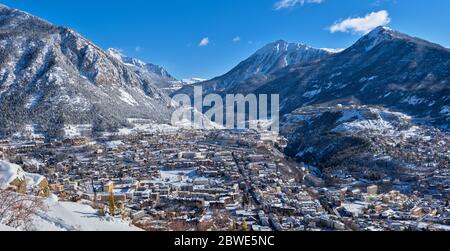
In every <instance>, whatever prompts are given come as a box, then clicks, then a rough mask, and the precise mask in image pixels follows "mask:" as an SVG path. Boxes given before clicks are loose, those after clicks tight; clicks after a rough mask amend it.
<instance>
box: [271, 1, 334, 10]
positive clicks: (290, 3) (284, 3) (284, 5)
mask: <svg viewBox="0 0 450 251" xmlns="http://www.w3.org/2000/svg"><path fill="white" fill-rule="evenodd" d="M323 1H325V0H278V2H276V3H275V6H274V8H275V9H276V10H281V9H286V8H291V7H294V6H296V5H300V6H303V5H305V4H308V3H322V2H323Z"/></svg>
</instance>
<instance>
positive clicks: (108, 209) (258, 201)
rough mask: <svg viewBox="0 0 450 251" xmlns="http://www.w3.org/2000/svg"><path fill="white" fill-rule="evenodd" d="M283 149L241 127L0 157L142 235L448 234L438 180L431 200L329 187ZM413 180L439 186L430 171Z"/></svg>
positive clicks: (2, 145) (17, 147) (12, 150)
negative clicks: (437, 191)
mask: <svg viewBox="0 0 450 251" xmlns="http://www.w3.org/2000/svg"><path fill="white" fill-rule="evenodd" d="M285 146H286V142H285V140H284V139H283V138H277V137H275V138H274V137H273V135H264V134H260V133H256V132H254V131H250V130H212V131H211V130H209V131H203V130H189V129H173V130H166V129H162V130H156V131H134V132H129V133H125V134H121V133H116V134H104V135H97V136H92V135H91V136H83V135H80V136H77V137H72V138H69V139H66V140H63V141H52V142H46V141H44V139H43V138H40V137H34V138H33V139H32V140H27V141H24V140H2V141H1V142H0V159H6V160H8V161H10V162H12V163H15V164H18V165H20V166H21V167H23V169H24V170H25V171H27V172H30V173H38V174H40V175H42V176H44V177H46V180H45V182H44V183H43V185H40V186H37V187H38V189H37V190H36V191H34V192H35V193H36V194H37V195H40V196H45V195H48V194H49V193H53V194H55V195H57V196H58V197H59V199H60V200H61V201H71V202H80V203H88V204H89V205H91V206H92V207H93V208H95V209H96V210H97V211H98V214H99V215H113V216H114V217H120V218H123V219H125V220H127V221H129V222H130V223H131V224H133V225H134V226H137V227H139V228H142V229H145V230H148V231H168V230H181V231H198V230H200V231H201V230H213V231H220V230H227V231H228V230H231V231H305V230H306V231H321V230H328V231H329V230H365V231H366V230H373V231H377V230H396V231H405V230H450V208H449V200H448V199H449V193H448V184H447V185H446V187H444V188H445V189H447V190H445V189H444V190H443V191H444V192H442V193H441V194H432V193H431V194H427V193H426V192H425V193H424V192H423V191H421V192H417V191H413V192H412V193H409V194H403V193H402V192H400V189H399V190H396V189H394V188H396V187H397V186H396V182H398V181H396V180H383V182H381V183H370V182H369V181H366V180H357V179H355V178H352V177H347V176H345V175H344V176H345V177H344V176H343V177H340V178H341V180H340V182H336V183H334V184H333V183H331V184H330V182H329V181H327V177H323V176H320V175H317V174H316V172H314V167H311V166H308V165H305V164H303V163H298V162H295V161H294V160H292V159H290V158H288V157H287V156H285V155H284V154H283V153H282V152H283V148H284V147H285ZM440 175H441V176H442V175H444V176H445V177H441V178H442V179H444V180H447V181H448V180H450V179H449V177H448V175H449V173H448V172H447V173H443V174H440ZM334 178H336V177H334ZM421 179H422V180H423V181H426V182H427V184H431V185H433V184H435V185H436V186H442V184H441V183H440V182H441V180H442V179H435V176H434V175H432V174H430V175H429V176H426V175H424V176H422V177H421ZM12 185H13V184H12ZM444 185H445V184H444ZM433 187H434V186H433ZM445 191H446V193H445Z"/></svg>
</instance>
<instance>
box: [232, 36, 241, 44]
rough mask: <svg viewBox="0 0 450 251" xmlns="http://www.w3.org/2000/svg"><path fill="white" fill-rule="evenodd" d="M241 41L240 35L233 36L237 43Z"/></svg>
mask: <svg viewBox="0 0 450 251" xmlns="http://www.w3.org/2000/svg"><path fill="white" fill-rule="evenodd" d="M240 41H241V37H235V38H233V42H235V43H237V42H240Z"/></svg>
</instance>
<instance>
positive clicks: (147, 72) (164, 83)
mask: <svg viewBox="0 0 450 251" xmlns="http://www.w3.org/2000/svg"><path fill="white" fill-rule="evenodd" d="M107 53H108V54H109V55H110V56H112V57H114V58H116V59H117V60H119V61H121V62H122V63H123V64H125V65H126V66H128V67H129V68H130V69H131V70H132V71H134V72H135V73H136V74H137V75H138V76H139V77H140V78H141V79H143V80H145V81H147V82H149V83H152V84H154V85H155V86H157V87H158V88H160V89H163V90H173V89H174V88H176V87H178V86H179V83H180V81H178V80H177V79H176V78H174V77H173V76H172V75H170V73H169V72H167V70H166V69H164V68H163V67H162V66H159V65H155V64H151V63H145V62H143V61H141V60H139V59H136V58H132V57H128V56H126V55H125V54H123V53H122V51H120V50H117V49H114V48H110V49H108V50H107Z"/></svg>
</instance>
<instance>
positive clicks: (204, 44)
mask: <svg viewBox="0 0 450 251" xmlns="http://www.w3.org/2000/svg"><path fill="white" fill-rule="evenodd" d="M208 44H209V38H207V37H205V38H203V39H202V40H201V41H200V43H199V44H198V46H200V47H203V46H207V45H208Z"/></svg>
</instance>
